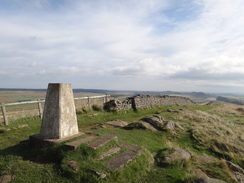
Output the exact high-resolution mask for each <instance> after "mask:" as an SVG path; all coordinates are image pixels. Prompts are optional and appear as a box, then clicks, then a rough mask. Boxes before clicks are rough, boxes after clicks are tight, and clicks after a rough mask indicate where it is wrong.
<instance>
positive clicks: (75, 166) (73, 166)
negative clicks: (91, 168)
mask: <svg viewBox="0 0 244 183" xmlns="http://www.w3.org/2000/svg"><path fill="white" fill-rule="evenodd" d="M67 166H68V167H69V168H71V169H72V170H74V171H78V169H79V167H78V164H77V162H76V161H74V160H71V161H68V162H67Z"/></svg>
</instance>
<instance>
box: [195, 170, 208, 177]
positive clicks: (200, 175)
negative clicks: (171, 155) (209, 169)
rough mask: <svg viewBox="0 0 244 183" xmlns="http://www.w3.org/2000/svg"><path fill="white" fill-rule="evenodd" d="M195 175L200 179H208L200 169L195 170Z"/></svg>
mask: <svg viewBox="0 0 244 183" xmlns="http://www.w3.org/2000/svg"><path fill="white" fill-rule="evenodd" d="M195 174H196V176H197V177H198V178H199V179H200V178H208V176H207V175H206V174H205V173H204V172H203V171H202V170H200V169H196V170H195Z"/></svg>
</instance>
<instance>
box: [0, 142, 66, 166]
mask: <svg viewBox="0 0 244 183" xmlns="http://www.w3.org/2000/svg"><path fill="white" fill-rule="evenodd" d="M66 151H67V149H65V148H64V147H63V146H60V145H59V146H57V145H49V146H47V145H45V146H40V145H37V144H33V143H31V142H30V141H29V140H26V141H21V142H20V143H19V144H16V145H14V146H11V147H8V148H5V149H2V150H0V156H7V155H13V156H20V157H22V159H23V160H26V161H32V162H35V163H40V164H49V163H55V164H57V163H58V164H60V162H61V160H62V157H63V153H65V152H66Z"/></svg>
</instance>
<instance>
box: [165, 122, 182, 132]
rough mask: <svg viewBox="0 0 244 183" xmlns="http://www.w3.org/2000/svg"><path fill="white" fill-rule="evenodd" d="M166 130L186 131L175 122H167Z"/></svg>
mask: <svg viewBox="0 0 244 183" xmlns="http://www.w3.org/2000/svg"><path fill="white" fill-rule="evenodd" d="M164 128H165V129H166V130H167V129H169V130H176V129H181V130H184V128H183V127H182V126H181V125H180V124H178V123H176V122H173V121H169V122H167V123H166V125H165V126H164Z"/></svg>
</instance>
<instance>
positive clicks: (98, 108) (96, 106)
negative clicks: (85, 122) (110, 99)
mask: <svg viewBox="0 0 244 183" xmlns="http://www.w3.org/2000/svg"><path fill="white" fill-rule="evenodd" d="M92 110H94V111H102V107H101V106H99V105H97V104H93V105H92Z"/></svg>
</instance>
